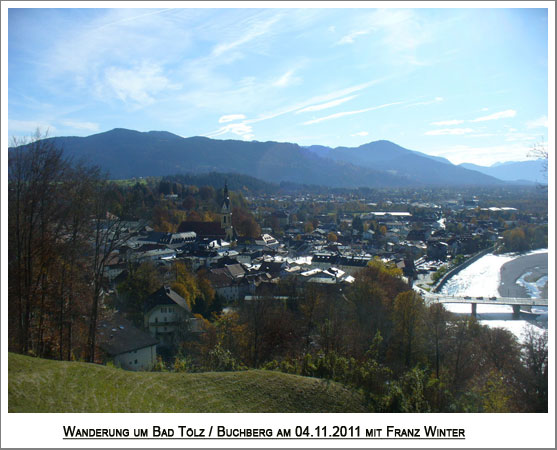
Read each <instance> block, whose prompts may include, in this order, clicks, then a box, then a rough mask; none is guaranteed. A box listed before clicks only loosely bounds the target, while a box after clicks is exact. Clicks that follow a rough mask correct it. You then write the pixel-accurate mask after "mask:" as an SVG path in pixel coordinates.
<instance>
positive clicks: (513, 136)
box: [505, 133, 537, 142]
mask: <svg viewBox="0 0 557 450" xmlns="http://www.w3.org/2000/svg"><path fill="white" fill-rule="evenodd" d="M536 139H537V137H536V136H531V135H529V134H526V133H509V134H507V135H506V137H505V141H507V142H520V141H535V140H536Z"/></svg>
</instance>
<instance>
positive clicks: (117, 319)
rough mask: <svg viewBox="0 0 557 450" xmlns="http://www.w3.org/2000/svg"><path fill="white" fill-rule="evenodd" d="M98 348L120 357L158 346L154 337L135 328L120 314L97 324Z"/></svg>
mask: <svg viewBox="0 0 557 450" xmlns="http://www.w3.org/2000/svg"><path fill="white" fill-rule="evenodd" d="M97 342H98V346H99V348H101V350H103V351H104V352H106V353H107V354H108V355H110V356H116V355H121V354H122V353H127V352H132V351H134V350H139V349H140V348H145V347H150V346H152V345H156V344H158V342H159V341H157V340H156V339H155V338H154V337H152V336H151V335H150V334H149V333H145V332H144V331H141V330H140V329H138V328H136V327H135V326H134V325H133V324H132V323H131V322H130V321H128V320H126V319H125V318H124V316H123V315H122V314H121V313H116V314H114V316H113V317H112V318H111V319H107V320H103V321H101V322H99V326H98V339H97Z"/></svg>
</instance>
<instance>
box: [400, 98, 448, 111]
mask: <svg viewBox="0 0 557 450" xmlns="http://www.w3.org/2000/svg"><path fill="white" fill-rule="evenodd" d="M442 101H443V97H435V98H434V99H433V100H427V101H425V102H416V103H411V104H409V105H408V106H407V108H409V107H410V106H420V105H431V104H433V103H439V102H442Z"/></svg>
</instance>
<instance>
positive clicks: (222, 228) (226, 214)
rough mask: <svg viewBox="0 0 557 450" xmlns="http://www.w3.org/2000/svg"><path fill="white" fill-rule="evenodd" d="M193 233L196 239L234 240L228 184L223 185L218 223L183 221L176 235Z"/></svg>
mask: <svg viewBox="0 0 557 450" xmlns="http://www.w3.org/2000/svg"><path fill="white" fill-rule="evenodd" d="M189 231H193V232H194V233H195V234H196V235H197V238H198V239H222V240H224V241H227V242H233V241H235V240H236V233H235V231H234V227H233V226H232V207H231V205H230V196H229V193H228V184H227V183H226V182H225V183H224V199H223V202H222V206H221V209H220V222H200V221H185V222H182V223H181V224H180V226H179V227H178V233H186V232H189Z"/></svg>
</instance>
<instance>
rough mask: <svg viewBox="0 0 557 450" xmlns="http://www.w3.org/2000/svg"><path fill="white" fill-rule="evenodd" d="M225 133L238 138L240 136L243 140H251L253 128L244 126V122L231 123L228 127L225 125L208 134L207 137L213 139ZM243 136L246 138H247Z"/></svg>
mask: <svg viewBox="0 0 557 450" xmlns="http://www.w3.org/2000/svg"><path fill="white" fill-rule="evenodd" d="M226 133H233V134H236V135H238V136H242V137H244V138H245V139H252V138H253V128H252V127H251V125H248V124H246V123H245V122H240V123H231V124H229V125H225V126H223V127H221V128H219V129H218V130H217V131H215V132H213V133H209V134H208V135H207V137H210V138H214V137H217V136H222V135H223V134H226ZM245 136H248V137H247V138H246V137H245Z"/></svg>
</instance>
